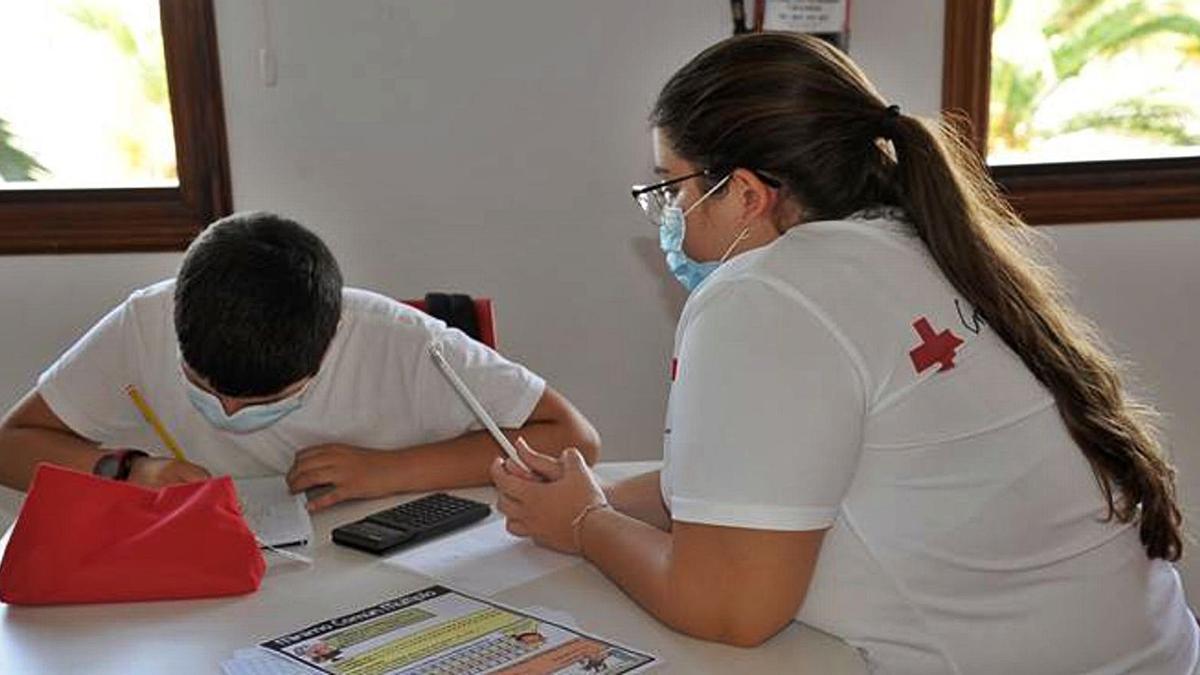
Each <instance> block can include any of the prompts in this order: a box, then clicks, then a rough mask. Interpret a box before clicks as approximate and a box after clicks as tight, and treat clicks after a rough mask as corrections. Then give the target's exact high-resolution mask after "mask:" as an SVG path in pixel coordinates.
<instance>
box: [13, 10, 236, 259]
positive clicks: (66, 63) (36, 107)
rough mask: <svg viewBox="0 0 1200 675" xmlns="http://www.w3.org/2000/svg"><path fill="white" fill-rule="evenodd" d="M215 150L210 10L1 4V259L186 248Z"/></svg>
mask: <svg viewBox="0 0 1200 675" xmlns="http://www.w3.org/2000/svg"><path fill="white" fill-rule="evenodd" d="M225 147H226V146H225V130H224V120H223V113H222V104H221V89H220V76H219V69H218V63H217V51H216V39H215V29H214V22H213V10H212V3H211V0H161V2H160V1H159V0H55V1H54V2H11V3H0V253H50V252H63V253H66V252H84V251H151V250H178V249H182V248H183V247H185V246H186V245H187V243H188V242H189V241H190V240H191V239H192V238H193V237H194V236H195V234H196V233H197V232H198V231H199V230H200V229H201V228H202V227H203V226H204V225H205V224H206V223H208V222H210V221H211V220H213V219H215V218H217V217H220V216H222V215H225V214H227V213H229V211H230V210H231V204H230V194H229V193H230V191H229V179H228V174H229V171H228V162H227V159H226V149H225Z"/></svg>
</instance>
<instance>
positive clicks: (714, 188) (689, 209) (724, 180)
mask: <svg viewBox="0 0 1200 675" xmlns="http://www.w3.org/2000/svg"><path fill="white" fill-rule="evenodd" d="M730 178H733V174H726V175H725V177H724V178H722V179H721V180H719V181H717V184H716V185H714V186H712V189H711V190H709V191H708V192H705V193H704V194H703V195H701V196H700V199H697V200H696V201H695V202H694V203H693V204H692V205H691V206H689V207H687V211H684V212H683V217H684V218H686V217H687V216H688V214H689V213H691V212H692V211H695V210H696V207H697V206H700V202H703V201H704V200H705V199H708V198H709V197H710V196H711V195H712V193H714V192H716V191H717V190H720V189H721V188H722V187H724V186H725V184H726V183H728V182H729V179H730Z"/></svg>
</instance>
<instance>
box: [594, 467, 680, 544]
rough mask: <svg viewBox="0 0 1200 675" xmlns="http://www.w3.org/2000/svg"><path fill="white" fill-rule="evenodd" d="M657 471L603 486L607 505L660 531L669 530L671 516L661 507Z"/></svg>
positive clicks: (665, 508)
mask: <svg viewBox="0 0 1200 675" xmlns="http://www.w3.org/2000/svg"><path fill="white" fill-rule="evenodd" d="M659 473H660V472H658V471H650V472H648V473H643V474H639V475H637V476H631V477H629V478H626V479H625V480H621V481H617V482H616V483H611V484H609V485H605V486H604V495H605V497H607V498H608V503H609V504H610V505H611V506H612V507H613V508H614V509H616V510H618V511H620V512H621V513H624V514H625V515H627V516H629V517H631V518H636V519H637V520H640V521H642V522H643V523H647V524H649V525H653V526H654V527H656V528H658V529H660V530H669V529H671V514H670V513H667V507H666V506H664V505H663V501H662V492H661V489H660V488H659Z"/></svg>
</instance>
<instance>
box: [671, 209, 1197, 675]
mask: <svg viewBox="0 0 1200 675" xmlns="http://www.w3.org/2000/svg"><path fill="white" fill-rule="evenodd" d="M671 371H672V374H673V379H674V382H673V384H672V389H671V397H670V402H669V405H668V412H667V425H666V426H667V428H666V435H665V443H664V445H665V447H664V458H665V463H664V467H663V471H662V479H661V481H662V491H663V497H664V502H665V503H666V504H667V505H668V507H669V509H670V511H671V514H672V518H673V519H675V520H678V521H684V522H692V523H701V524H711V525H722V526H730V527H740V528H750V529H766V530H792V531H805V530H818V529H824V528H830V529H829V531H828V532H827V533H826V535H825V538H824V543H823V545H822V548H821V553H820V556H819V558H818V562H817V566H816V570H815V572H814V575H813V578H812V581H811V584H810V586H809V589H808V594H807V597H806V599H805V602H804V604H803V606H802V607H801V609H800V612H799V613H798V615H797V618H798V619H799V620H801V621H803V622H805V623H807V624H809V625H812V626H815V627H817V628H820V629H822V630H825V631H827V632H830V633H832V634H834V635H837V636H839V637H841V638H843V639H845V640H846V641H847V642H849V643H850V644H851V645H853V646H855V647H858V648H860V649H862V650H863V653H864V655H865V657H866V658H867V659H868V662H869V663H870V664H871V666H872V668H874V670H873V672H877V673H889V674H891V673H897V674H898V673H904V674H913V675H918V674H919V675H937V674H941V673H959V674H969V675H985V674H989V673H996V674H998V675H999V674H1003V675H1011V674H1012V673H1037V674H1039V675H1051V674H1054V673H1064V674H1065V673H1072V674H1079V673H1093V674H1099V673H1113V674H1116V673H1155V674H1160V673H1161V674H1163V675H1166V674H1168V673H1170V674H1175V673H1191V672H1192V671H1193V669H1194V668H1196V664H1197V630H1196V624H1195V621H1194V620H1193V618H1192V615H1191V613H1190V612H1189V610H1188V607H1187V604H1186V601H1185V598H1184V594H1183V590H1182V587H1181V584H1180V579H1179V576H1178V574H1177V573H1176V571H1175V568H1174V567H1173V566H1172V565H1171V564H1169V563H1166V562H1163V561H1161V560H1155V561H1151V560H1149V559H1148V558H1147V557H1146V554H1145V550H1144V549H1143V548H1142V545H1141V542H1140V541H1139V539H1138V531H1137V527H1136V525H1135V524H1134V525H1129V524H1120V523H1117V522H1115V521H1112V522H1104V518H1105V515H1106V503H1105V501H1104V499H1103V497H1102V495H1101V492H1100V490H1099V488H1098V486H1097V483H1096V479H1095V478H1094V477H1093V474H1092V470H1091V468H1090V466H1089V464H1088V462H1087V460H1086V459H1085V458H1084V456H1083V453H1082V452H1081V451H1080V450H1079V448H1078V446H1077V445H1076V444H1075V443H1074V442H1073V441H1072V439H1071V438H1070V436H1069V435H1068V434H1067V432H1066V430H1065V427H1064V425H1063V423H1062V421H1061V419H1060V418H1059V415H1058V411H1057V408H1056V406H1055V403H1054V400H1053V398H1052V397H1051V395H1050V394H1049V392H1048V391H1047V390H1046V389H1045V388H1044V387H1042V386H1041V384H1040V383H1039V382H1038V381H1037V380H1036V379H1035V378H1034V377H1033V376H1032V375H1031V374H1030V372H1029V371H1028V369H1027V368H1026V367H1025V366H1024V364H1023V363H1022V362H1021V360H1020V359H1019V358H1018V357H1017V356H1016V355H1015V353H1013V352H1012V351H1011V350H1010V349H1009V348H1008V347H1007V346H1006V345H1005V344H1004V342H1003V341H1002V340H1001V339H1000V338H999V337H998V336H997V335H996V334H995V333H994V332H993V331H992V330H991V329H990V328H989V327H988V326H987V324H986V323H985V322H984V321H983V320H982V318H981V317H980V316H978V315H977V314H976V313H975V311H974V309H973V308H972V307H971V306H970V305H969V304H967V303H966V302H965V301H964V300H963V299H962V298H961V297H959V296H958V294H957V293H956V291H955V290H954V288H953V287H952V286H951V285H950V284H949V283H948V282H947V281H946V279H945V277H944V276H943V275H942V274H941V272H940V271H939V269H938V268H937V265H936V263H934V261H933V260H932V258H931V257H930V256H929V254H928V252H927V250H926V249H925V247H924V245H923V244H922V243H921V241H920V240H919V239H918V238H917V237H916V236H915V235H914V234H912V232H911V228H910V227H909V226H907V225H905V224H904V223H903V222H900V221H899V220H897V219H895V217H894V216H893V217H880V215H879V214H875V215H874V216H871V217H867V216H864V217H862V218H858V219H854V220H847V221H838V222H820V223H808V224H804V225H801V226H799V227H795V228H793V229H791V230H789V231H788V233H787V234H785V235H784V236H783V237H782V238H780V239H779V240H777V241H776V242H774V243H772V244H771V245H769V246H767V247H764V248H763V249H759V250H756V251H752V252H749V253H746V254H744V255H741V256H738V257H737V258H735V259H733V260H731V261H730V262H728V263H726V264H725V265H724V266H722V267H721V268H720V269H718V270H717V271H716V272H715V273H714V274H713V276H712V277H711V278H710V279H709V280H708V281H707V282H706V283H705V284H704V285H702V286H701V287H700V289H698V290H697V291H696V292H695V293H694V294H693V295H692V297H691V298H690V299H689V300H688V303H687V305H686V307H685V308H684V311H683V314H682V317H681V319H680V322H679V328H678V331H677V333H676V339H675V360H674V362H673V364H672V368H671Z"/></svg>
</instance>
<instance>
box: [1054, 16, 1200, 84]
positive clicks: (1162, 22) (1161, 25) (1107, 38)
mask: <svg viewBox="0 0 1200 675" xmlns="http://www.w3.org/2000/svg"><path fill="white" fill-rule="evenodd" d="M1159 33H1173V34H1176V35H1181V36H1184V37H1192V38H1200V19H1198V18H1196V17H1193V16H1190V15H1188V14H1183V13H1174V14H1161V15H1154V14H1151V13H1149V12H1148V11H1147V10H1146V6H1145V3H1142V2H1132V3H1129V4H1127V5H1124V6H1122V7H1120V8H1118V9H1115V10H1112V11H1110V12H1107V13H1105V14H1103V15H1101V16H1099V17H1097V18H1096V19H1095V20H1094V21H1091V22H1089V23H1088V24H1086V25H1084V26H1081V27H1080V28H1079V29H1078V30H1076V31H1074V32H1072V33H1070V34H1064V35H1060V36H1059V37H1061V38H1062V39H1061V41H1060V42H1059V44H1057V45H1055V46H1053V47H1052V49H1051V54H1050V55H1051V60H1052V61H1053V63H1054V71H1055V73H1056V74H1057V75H1058V78H1059V79H1060V80H1064V79H1067V78H1071V77H1074V76H1076V75H1078V74H1079V71H1081V70H1083V67H1084V66H1085V65H1087V63H1088V62H1089V61H1091V60H1092V59H1095V58H1097V57H1101V56H1112V55H1114V54H1116V53H1119V52H1121V51H1123V50H1125V49H1127V48H1129V47H1132V46H1133V45H1134V44H1135V43H1137V42H1138V41H1140V40H1142V39H1145V38H1147V37H1150V36H1152V35H1156V34H1159Z"/></svg>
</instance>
